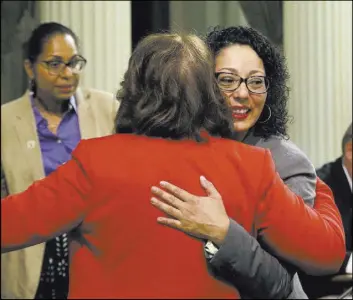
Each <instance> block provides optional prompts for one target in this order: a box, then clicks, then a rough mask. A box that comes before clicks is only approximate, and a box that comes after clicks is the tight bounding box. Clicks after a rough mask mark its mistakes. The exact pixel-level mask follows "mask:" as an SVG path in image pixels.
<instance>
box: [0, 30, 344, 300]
mask: <svg viewBox="0 0 353 300" xmlns="http://www.w3.org/2000/svg"><path fill="white" fill-rule="evenodd" d="M118 98H119V99H120V100H121V104H120V109H119V112H118V114H117V119H116V124H117V125H116V132H117V133H118V134H116V135H113V136H110V137H103V138H96V139H92V140H87V141H82V142H80V144H79V146H78V147H77V149H76V150H75V151H74V152H73V154H72V159H71V160H70V161H68V162H67V163H66V164H65V165H63V166H61V167H59V168H58V169H57V171H55V172H53V173H52V174H50V175H49V176H48V177H46V178H44V179H42V180H40V181H38V182H36V183H34V184H33V185H32V186H31V187H29V188H28V189H27V190H26V191H24V192H23V193H20V194H16V195H11V196H8V197H6V198H4V199H2V201H1V216H2V226H1V251H2V253H3V252H7V251H12V250H16V249H19V248H24V247H29V246H31V245H34V244H38V243H42V242H44V241H46V240H48V239H51V238H53V237H55V236H57V235H60V234H61V233H63V232H68V231H71V234H70V235H71V236H70V254H71V257H70V260H71V262H70V291H69V298H218V299H220V298H235V299H236V298H239V293H238V291H237V290H236V289H235V288H234V287H230V286H227V285H226V284H225V283H223V282H221V281H218V280H216V279H214V278H213V277H212V276H211V275H210V274H209V272H208V269H207V265H206V262H205V259H204V255H203V243H202V242H200V241H199V240H197V239H190V237H188V236H186V235H185V234H184V233H182V232H179V231H170V230H168V228H165V227H163V226H160V225H158V223H157V222H156V218H157V217H158V216H159V215H160V212H159V211H158V210H156V209H155V208H154V207H153V206H151V205H150V186H152V185H156V184H157V183H158V180H159V179H160V178H165V179H166V180H168V181H171V182H173V183H175V184H177V185H180V186H183V187H185V188H186V189H187V190H188V191H190V192H192V193H195V194H197V193H201V191H202V190H201V187H200V186H199V182H198V180H195V179H197V178H198V177H199V176H200V175H201V174H202V175H205V176H206V177H207V178H208V179H210V180H211V181H212V182H213V183H214V184H215V185H216V186H217V188H218V190H219V192H220V193H221V194H222V197H223V202H224V205H225V209H226V211H227V213H228V215H229V217H231V218H233V219H235V220H237V222H239V223H240V224H241V225H242V226H243V227H244V228H245V229H246V230H247V231H248V232H250V233H252V234H253V235H254V236H256V235H261V236H262V237H263V238H264V239H265V240H266V242H267V243H268V244H269V245H271V247H273V248H275V249H277V251H278V252H279V253H281V255H282V256H284V257H286V258H287V259H288V260H289V261H293V262H296V261H300V262H301V264H303V265H305V264H312V263H316V264H320V263H324V264H325V265H330V266H332V267H333V268H335V267H337V266H340V265H341V263H342V261H343V259H344V255H345V247H344V235H343V230H342V224H341V220H340V217H339V212H338V211H337V208H336V207H335V206H334V205H333V206H331V205H330V203H328V204H327V205H326V206H325V209H326V215H325V217H322V216H321V215H319V214H318V213H317V212H316V211H314V210H313V209H311V208H310V207H308V206H306V205H305V204H304V202H303V200H302V199H301V198H300V197H298V196H296V195H295V194H293V193H292V192H291V191H290V190H289V189H288V188H287V187H286V186H285V185H284V184H283V182H282V181H281V179H280V177H279V176H278V174H277V173H276V172H275V168H274V164H273V161H272V159H271V155H270V153H269V151H268V150H264V149H260V148H255V147H251V146H248V145H244V144H241V143H238V142H235V141H232V140H231V137H232V133H233V132H232V130H233V129H232V128H233V121H232V116H231V112H230V111H229V110H228V108H227V105H226V103H225V100H224V98H223V97H222V95H221V93H220V91H219V90H218V88H217V83H216V81H215V78H214V75H213V66H212V57H211V55H210V53H209V52H208V50H207V47H206V46H205V45H204V43H203V42H202V41H201V40H200V39H199V38H197V37H196V36H193V35H187V36H180V35H177V34H157V35H151V36H148V37H147V38H145V39H144V40H143V41H141V42H140V43H139V45H138V46H137V47H136V49H135V51H134V52H133V54H132V56H131V58H130V61H129V68H128V71H127V72H126V74H125V77H124V81H123V82H122V87H121V90H120V92H119V94H118ZM254 170H256V172H255V171H254ZM234 195H237V197H236V200H234ZM329 196H330V195H329ZM329 196H328V197H329ZM277 199H281V201H277ZM299 218H300V219H299ZM283 219H286V220H287V223H286V224H283ZM304 231H305V232H306V235H308V233H307V231H309V235H312V237H313V238H314V237H315V243H309V242H308V240H302V239H301V238H300V235H301V234H302V233H303V232H304ZM321 233H322V236H320V234H321ZM321 247H325V248H326V249H327V251H326V252H325V253H321V252H320V253H317V252H316V249H317V248H321Z"/></svg>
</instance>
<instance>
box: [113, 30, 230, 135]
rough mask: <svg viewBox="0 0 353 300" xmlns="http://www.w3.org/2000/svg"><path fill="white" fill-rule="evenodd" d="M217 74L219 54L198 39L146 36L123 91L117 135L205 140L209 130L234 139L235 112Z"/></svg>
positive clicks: (121, 93) (188, 36)
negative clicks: (228, 101) (129, 134)
mask: <svg viewBox="0 0 353 300" xmlns="http://www.w3.org/2000/svg"><path fill="white" fill-rule="evenodd" d="M213 70H214V59H213V56H212V54H211V52H210V51H209V49H208V47H207V45H206V44H205V43H204V42H203V41H202V39H200V38H199V37H197V36H196V35H191V34H188V35H179V34H169V33H158V34H151V35H149V36H147V37H145V38H144V39H143V40H142V41H140V42H139V44H138V45H137V47H136V48H135V50H134V52H133V53H132V55H131V57H130V60H129V65H128V70H127V71H126V73H125V75H124V80H123V82H122V83H121V89H120V90H119V91H118V93H117V99H118V100H119V101H120V108H119V110H118V113H117V116H116V121H115V122H116V132H117V133H135V134H143V135H147V136H154V137H162V138H170V139H183V138H190V139H194V140H196V141H202V140H204V139H202V136H203V135H202V131H203V130H206V131H207V132H208V133H209V134H210V135H213V136H220V137H225V138H230V139H231V138H232V134H233V132H234V129H233V120H232V116H231V111H230V109H229V108H228V107H227V105H226V100H225V99H224V97H223V95H222V93H221V92H220V90H219V88H218V86H217V82H216V78H215V76H214V72H213Z"/></svg>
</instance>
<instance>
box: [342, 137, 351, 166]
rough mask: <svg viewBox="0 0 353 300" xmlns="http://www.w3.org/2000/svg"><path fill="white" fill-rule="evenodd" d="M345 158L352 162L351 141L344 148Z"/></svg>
mask: <svg viewBox="0 0 353 300" xmlns="http://www.w3.org/2000/svg"><path fill="white" fill-rule="evenodd" d="M344 157H345V158H346V159H347V160H348V161H350V162H352V141H349V142H347V143H346V145H345V146H344Z"/></svg>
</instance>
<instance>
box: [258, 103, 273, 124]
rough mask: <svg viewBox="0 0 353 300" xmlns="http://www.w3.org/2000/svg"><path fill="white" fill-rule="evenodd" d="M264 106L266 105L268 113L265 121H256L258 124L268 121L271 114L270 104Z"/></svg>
mask: <svg viewBox="0 0 353 300" xmlns="http://www.w3.org/2000/svg"><path fill="white" fill-rule="evenodd" d="M265 106H266V107H267V109H268V111H269V113H268V117H267V119H266V120H265V121H258V122H259V123H260V124H264V123H267V122H268V120H269V119H270V118H271V116H272V112H271V108H270V106H269V105H267V104H265Z"/></svg>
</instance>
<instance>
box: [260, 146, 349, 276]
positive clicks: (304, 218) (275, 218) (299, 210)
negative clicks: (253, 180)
mask: <svg viewBox="0 0 353 300" xmlns="http://www.w3.org/2000/svg"><path fill="white" fill-rule="evenodd" d="M264 168H266V169H267V170H268V171H267V172H264V173H263V174H266V175H265V176H264V178H263V181H262V184H261V186H260V187H259V190H261V191H263V192H262V195H261V200H260V201H259V202H258V207H257V216H258V218H257V220H256V226H257V230H258V233H259V236H260V237H261V239H263V240H264V242H265V243H266V245H267V246H268V247H269V249H270V251H271V252H272V253H274V254H275V255H276V256H278V257H281V258H283V259H284V260H286V261H288V262H289V263H291V264H293V265H295V266H297V267H298V268H300V269H301V270H303V271H304V272H306V273H307V274H311V275H325V274H330V273H335V272H337V271H338V270H339V268H340V266H341V264H342V261H343V259H344V256H345V241H344V233H343V232H344V231H343V226H342V221H341V217H340V214H339V211H338V209H337V207H336V205H335V203H334V200H333V195H332V191H331V190H330V188H329V187H328V186H326V185H325V184H324V183H323V182H322V181H321V180H320V179H317V189H316V201H315V206H314V207H315V209H312V208H310V207H309V206H307V205H305V203H304V201H303V200H302V198H301V197H299V196H297V195H295V194H294V193H293V192H291V191H290V190H289V188H288V187H286V186H285V185H284V184H283V181H282V180H281V178H280V177H279V175H278V174H277V173H276V172H275V168H274V163H273V161H272V159H271V155H270V153H269V152H268V151H266V154H265V157H264ZM275 199H283V201H275ZM283 220H285V222H284V221H283ZM313 241H315V243H313ZM317 249H325V251H317Z"/></svg>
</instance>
